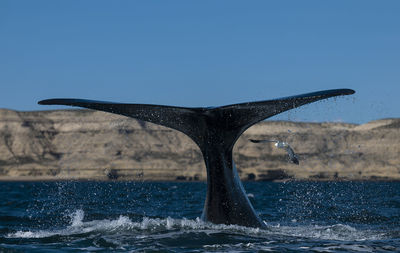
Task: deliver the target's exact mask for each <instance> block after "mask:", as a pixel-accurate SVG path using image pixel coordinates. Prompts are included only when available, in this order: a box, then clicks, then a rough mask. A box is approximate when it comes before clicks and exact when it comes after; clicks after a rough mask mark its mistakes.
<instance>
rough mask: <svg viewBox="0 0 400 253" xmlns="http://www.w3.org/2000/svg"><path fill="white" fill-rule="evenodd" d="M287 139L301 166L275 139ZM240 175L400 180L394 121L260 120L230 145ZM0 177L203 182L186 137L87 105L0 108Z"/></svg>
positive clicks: (399, 140) (399, 130)
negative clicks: (29, 109)
mask: <svg viewBox="0 0 400 253" xmlns="http://www.w3.org/2000/svg"><path fill="white" fill-rule="evenodd" d="M249 138H252V139H271V140H272V139H278V140H284V141H287V142H289V143H290V145H291V146H292V147H293V149H294V150H295V151H296V153H297V154H298V156H299V157H300V165H294V164H291V163H289V162H287V154H286V153H285V152H284V151H283V150H280V149H277V148H275V147H274V145H273V143H271V144H269V143H263V144H255V143H251V142H249V141H248V139H249ZM234 160H235V162H236V164H237V168H238V170H239V175H240V176H241V177H242V179H245V180H281V179H282V180H284V179H289V178H294V179H306V180H371V179H373V180H376V179H383V180H400V119H385V120H378V121H373V122H370V123H367V124H364V125H354V124H342V123H293V122H274V121H271V122H262V123H259V124H257V125H255V126H253V127H251V128H250V129H248V130H247V131H246V132H245V133H244V134H243V135H242V136H241V137H240V139H239V140H238V142H237V143H236V145H235V148H234ZM0 179H3V180H43V179H54V180H60V179H96V180H110V179H122V180H205V179H206V171H205V166H204V162H203V159H202V155H201V153H200V150H199V149H198V148H197V146H196V145H195V144H194V143H193V141H192V140H190V139H189V138H188V137H187V136H185V135H184V134H182V133H180V132H178V131H175V130H172V129H169V128H165V127H161V126H157V125H154V124H150V123H144V122H141V121H137V120H135V119H130V118H127V117H123V116H119V115H113V114H109V113H103V112H98V111H90V110H58V111H38V112H17V111H12V110H5V109H1V110H0Z"/></svg>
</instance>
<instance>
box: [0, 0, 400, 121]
mask: <svg viewBox="0 0 400 253" xmlns="http://www.w3.org/2000/svg"><path fill="white" fill-rule="evenodd" d="M0 85H1V86H0V87H1V92H0V108H9V109H15V110H49V109H56V108H57V109H59V108H66V107H54V106H53V107H50V106H39V105H37V101H38V100H41V99H46V98H54V97H74V98H87V99H96V100H107V101H116V102H132V103H156V104H166V105H179V106H218V105H224V104H232V103H238V102H246V101H254V100H264V99H272V98H276V97H282V96H289V95H295V94H301V93H305V92H311V91H317V90H323V89H333V88H352V89H354V90H356V92H357V93H356V95H353V96H351V97H348V98H344V97H343V98H339V99H336V100H334V99H330V100H328V101H327V102H320V103H314V104H311V105H308V106H306V107H304V109H297V110H295V111H294V112H290V113H285V114H283V115H282V116H280V117H275V118H272V119H283V120H296V121H345V122H354V123H364V122H368V121H371V120H375V119H381V118H388V117H400V113H399V110H400V109H399V108H400V99H399V95H400V1H365V0H360V1H347V0H346V1H232V0H229V1H186V0H185V1H148V0H146V1H99V0H93V1H88V0H86V1H70V0H68V1H54V0H49V1H36V0H35V1H18V0H1V1H0Z"/></svg>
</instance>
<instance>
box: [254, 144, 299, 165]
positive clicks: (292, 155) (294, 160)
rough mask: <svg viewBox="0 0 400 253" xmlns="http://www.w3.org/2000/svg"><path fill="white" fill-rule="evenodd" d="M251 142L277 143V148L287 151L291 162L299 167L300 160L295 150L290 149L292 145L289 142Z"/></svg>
mask: <svg viewBox="0 0 400 253" xmlns="http://www.w3.org/2000/svg"><path fill="white" fill-rule="evenodd" d="M249 141H251V142H254V143H265V142H275V147H277V148H281V149H284V150H286V152H287V153H288V155H289V160H290V161H291V162H292V163H295V164H297V165H299V158H298V157H297V155H296V154H295V153H294V151H293V149H292V148H291V147H290V145H289V144H288V143H287V142H284V141H275V140H253V139H249Z"/></svg>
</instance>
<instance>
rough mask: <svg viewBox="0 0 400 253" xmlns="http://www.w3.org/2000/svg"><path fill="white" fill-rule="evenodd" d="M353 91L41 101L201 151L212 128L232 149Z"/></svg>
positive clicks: (42, 103)
mask: <svg viewBox="0 0 400 253" xmlns="http://www.w3.org/2000/svg"><path fill="white" fill-rule="evenodd" d="M353 93H354V91H353V90H351V89H335V90H325V91H318V92H312V93H307V94H302V95H297V96H291V97H284V98H279V99H273V100H265V101H258V102H248V103H240V104H232V105H226V106H221V107H199V108H190V107H176V106H165V105H149V104H126V103H113V102H105V101H96V100H86V99H70V98H56V99H46V100H42V101H39V104H41V105H69V106H78V107H84V108H89V109H94V110H99V111H105V112H110V113H115V114H121V115H124V116H128V117H131V118H135V119H139V120H143V121H147V122H151V123H154V124H158V125H162V126H166V127H169V128H173V129H175V130H178V131H181V132H183V133H185V134H186V135H187V136H189V137H190V138H191V139H192V140H193V141H194V142H195V143H196V144H197V145H198V146H199V147H200V149H204V148H205V143H204V142H205V141H206V140H207V138H205V137H206V136H207V135H209V131H210V129H219V130H221V131H222V132H220V135H223V143H222V144H223V145H224V146H226V147H232V146H233V145H234V143H235V142H236V140H237V139H238V138H239V136H240V135H241V134H242V133H243V132H244V131H245V130H246V129H247V128H249V127H250V126H252V125H254V124H255V123H257V122H259V121H262V120H264V119H267V118H269V117H272V116H274V115H276V114H279V113H281V112H284V111H287V110H290V109H293V108H296V107H299V106H302V105H305V104H309V103H312V102H315V101H318V100H321V99H326V98H330V97H334V96H341V95H350V94H353Z"/></svg>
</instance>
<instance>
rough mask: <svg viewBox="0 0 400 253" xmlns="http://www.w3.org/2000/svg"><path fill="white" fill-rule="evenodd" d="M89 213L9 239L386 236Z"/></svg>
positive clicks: (333, 228) (339, 227) (345, 229)
mask: <svg viewBox="0 0 400 253" xmlns="http://www.w3.org/2000/svg"><path fill="white" fill-rule="evenodd" d="M84 216H85V213H84V211H83V210H81V209H78V210H75V211H74V212H73V213H71V214H69V218H70V225H68V226H67V227H65V228H61V229H54V230H52V229H49V230H38V231H30V230H28V231H16V232H14V233H9V234H7V236H6V237H8V238H47V237H53V236H74V235H82V234H88V233H102V234H129V235H133V236H135V237H136V238H145V237H157V238H167V237H171V236H172V234H171V233H173V234H174V236H176V235H177V234H187V233H204V234H205V235H208V236H209V235H212V234H218V233H224V234H236V235H246V236H250V237H253V238H272V237H273V236H275V237H276V236H279V237H294V238H308V239H323V240H337V241H364V240H379V239H382V238H385V233H384V232H376V231H369V230H358V229H356V228H354V227H351V226H349V225H343V224H335V225H325V226H322V225H293V226H292V225H291V226H282V225H279V224H274V225H270V224H268V223H266V225H267V228H266V229H259V228H249V227H242V226H237V225H216V224H212V223H208V222H204V221H202V220H200V219H199V218H196V219H195V220H189V219H185V218H183V219H173V218H170V217H168V218H164V219H159V218H149V217H143V219H142V220H141V221H138V222H135V221H132V220H131V219H130V218H129V217H127V216H123V215H121V216H119V217H118V218H117V219H103V220H92V221H84Z"/></svg>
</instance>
